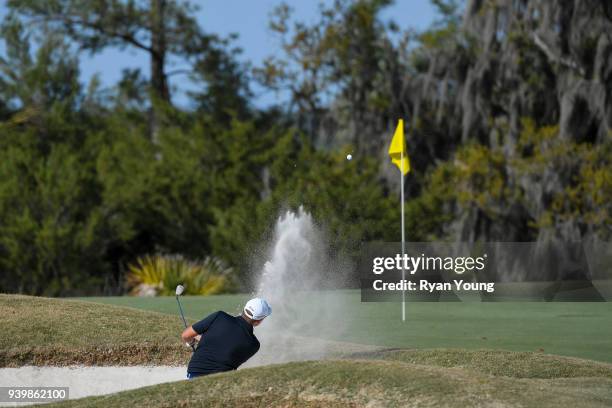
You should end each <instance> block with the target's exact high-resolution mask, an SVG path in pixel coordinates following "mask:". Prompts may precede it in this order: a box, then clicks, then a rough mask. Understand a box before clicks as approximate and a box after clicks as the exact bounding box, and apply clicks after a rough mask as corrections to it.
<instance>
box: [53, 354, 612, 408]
mask: <svg viewBox="0 0 612 408" xmlns="http://www.w3.org/2000/svg"><path fill="white" fill-rule="evenodd" d="M481 356H484V358H480V357H481ZM508 365H509V366H510V368H508V367H507V366H508ZM611 404H612V366H611V365H608V364H603V363H596V362H591V361H581V360H578V359H568V358H563V357H556V356H546V355H536V354H533V353H513V352H497V351H482V352H480V351H464V350H409V351H408V350H396V351H390V352H378V353H374V354H371V355H369V356H365V355H364V356H362V359H349V360H336V361H331V360H328V361H316V362H315V361H311V362H300V363H289V364H282V365H274V366H267V367H260V368H252V369H244V370H239V371H237V372H230V373H223V374H217V375H213V376H209V377H204V378H198V379H196V380H192V381H179V382H175V383H168V384H161V385H157V386H152V387H146V388H142V389H138V390H133V391H126V392H122V393H118V394H114V395H110V396H103V397H90V398H85V399H81V400H74V401H68V402H64V403H60V404H57V405H51V406H53V407H55V406H57V407H123V406H130V407H133V408H136V407H149V408H156V407H160V408H161V407H247V408H248V407H340V406H341V407H347V406H348V407H365V406H368V407H394V406H395V407H399V406H402V407H432V406H436V407H471V406H487V407H558V406H580V407H608V406H610V405H611Z"/></svg>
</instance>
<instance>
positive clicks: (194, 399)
mask: <svg viewBox="0 0 612 408" xmlns="http://www.w3.org/2000/svg"><path fill="white" fill-rule="evenodd" d="M0 315H2V319H3V320H2V329H3V330H2V331H0V366H19V365H24V364H34V365H64V364H86V365H113V364H121V365H126V364H184V363H185V361H187V359H188V357H189V350H187V349H186V348H184V346H183V345H182V344H181V343H180V341H179V339H178V332H179V331H180V329H181V327H182V326H181V322H180V320H179V318H178V317H177V316H172V315H164V314H160V313H155V312H149V311H141V310H136V309H131V308H125V307H118V306H112V305H101V304H95V303H89V302H81V301H72V300H58V299H46V298H34V297H27V296H13V295H10V296H9V295H0ZM45 406H46V407H49V405H45ZM53 406H55V405H53ZM57 406H66V407H124V406H130V407H150V408H156V407H160V408H161V407H366V406H367V407H393V406H398V407H399V406H402V407H446V406H448V407H451V406H452V407H457V406H460V407H463V406H478V407H480V406H482V407H558V406H580V407H609V406H612V365H610V364H606V363H599V362H595V361H589V360H581V359H576V358H568V357H559V356H554V355H548V354H544V353H527V352H512V351H494V350H465V349H425V350H423V349H420V350H406V349H394V350H383V351H373V352H367V353H360V354H353V355H351V356H348V357H347V358H345V359H339V360H325V361H308V362H295V363H288V364H282V365H272V366H265V367H256V368H250V369H242V370H239V371H237V372H230V373H223V374H218V375H213V376H209V377H204V378H199V379H196V380H193V381H179V382H175V383H168V384H160V385H156V386H152V387H145V388H141V389H137V390H132V391H126V392H122V393H117V394H112V395H108V396H100V397H90V398H84V399H80V400H73V401H66V402H64V403H60V404H58V405H57Z"/></svg>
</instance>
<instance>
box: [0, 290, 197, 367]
mask: <svg viewBox="0 0 612 408" xmlns="http://www.w3.org/2000/svg"><path fill="white" fill-rule="evenodd" d="M0 316H2V330H1V331H0V367H15V366H22V365H71V364H86V365H117V364H121V365H136V364H164V365H179V364H184V362H185V361H187V359H188V358H189V356H190V352H189V350H188V349H187V348H186V347H185V346H184V345H183V344H182V343H181V341H180V338H179V337H178V336H179V333H180V331H181V329H182V323H181V321H180V319H179V317H178V316H176V317H175V316H171V315H165V314H161V313H155V312H149V311H143V310H137V309H131V308H126V307H118V306H112V305H101V304H97V303H90V302H82V301H73V300H63V299H50V298H39V297H32V296H19V295H2V294H0Z"/></svg>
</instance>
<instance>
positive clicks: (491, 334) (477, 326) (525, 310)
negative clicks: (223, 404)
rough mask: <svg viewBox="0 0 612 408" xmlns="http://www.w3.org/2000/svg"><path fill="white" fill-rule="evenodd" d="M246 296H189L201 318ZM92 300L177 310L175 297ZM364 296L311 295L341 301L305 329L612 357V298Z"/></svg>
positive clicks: (379, 339)
mask: <svg viewBox="0 0 612 408" xmlns="http://www.w3.org/2000/svg"><path fill="white" fill-rule="evenodd" d="M246 299H247V295H222V296H209V297H191V296H186V297H184V298H183V300H182V301H183V303H184V307H185V313H186V314H187V315H188V316H189V317H191V318H193V319H201V318H202V317H203V316H205V315H207V314H208V313H210V312H212V311H214V310H219V309H222V310H226V311H228V312H230V311H231V312H235V311H238V310H240V307H241V305H242V304H243V302H244V301H245V300H246ZM90 300H92V301H97V302H103V303H107V304H117V305H123V306H130V307H135V308H140V309H145V310H154V311H157V312H162V313H171V314H175V313H176V301H175V300H174V298H172V297H169V298H134V297H121V298H117V297H111V298H91V299H90ZM360 300H361V299H360V292H359V291H354V290H343V291H333V292H321V293H318V294H313V295H312V296H309V297H308V298H307V299H306V301H307V302H312V303H320V304H332V305H334V309H333V313H330V316H331V319H332V321H325V320H324V318H323V317H321V322H320V325H313V326H309V327H305V328H304V331H303V332H302V334H303V335H304V336H312V337H319V338H324V339H328V340H342V341H347V342H351V343H361V344H370V345H376V346H383V347H400V348H466V349H482V348H487V349H504V350H514V351H534V352H537V351H539V352H542V351H543V352H545V353H551V354H557V355H565V356H572V357H580V358H588V359H593V360H599V361H606V362H612V341H610V339H612V324H610V320H611V317H612V302H599V303H578V302H551V303H546V302H504V303H496V302H486V303H481V302H476V303H474V302H459V303H458V302H452V303H431V302H424V303H417V302H410V303H408V304H407V306H406V311H407V314H406V315H407V319H406V322H402V321H401V313H400V305H399V304H398V303H361V301H360ZM292 301H296V300H292ZM272 307H273V308H274V307H282V305H278V306H277V305H272ZM305 307H306V305H305ZM264 328H265V327H262V330H263V329H264Z"/></svg>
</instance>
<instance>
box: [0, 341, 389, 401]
mask: <svg viewBox="0 0 612 408" xmlns="http://www.w3.org/2000/svg"><path fill="white" fill-rule="evenodd" d="M275 340H276V341H275V342H274V345H273V347H265V346H266V344H265V343H264V345H262V349H261V350H260V352H259V353H257V354H256V355H255V357H253V359H251V360H250V361H248V362H247V363H246V364H245V365H243V366H242V368H246V367H256V366H260V365H267V364H274V363H284V362H288V361H302V360H320V359H325V358H342V357H346V356H348V355H350V354H353V353H360V352H372V351H376V350H380V348H379V347H375V346H367V345H362V344H355V343H347V342H338V341H329V340H321V339H315V338H311V337H300V336H279V337H277V338H276V339H275ZM186 366H187V361H185V365H184V366H180V367H172V366H104V367H86V366H68V367H34V366H25V367H18V368H0V385H1V386H15V387H69V388H70V391H69V392H70V399H75V398H82V397H87V396H91V395H104V394H111V393H114V392H119V391H124V390H130V389H134V388H140V387H145V386H147V385H154V384H160V383H165V382H171V381H179V380H184V379H185V374H186ZM23 405H26V404H24V403H20V404H15V403H0V406H23Z"/></svg>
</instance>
